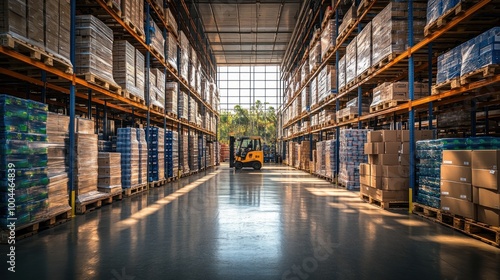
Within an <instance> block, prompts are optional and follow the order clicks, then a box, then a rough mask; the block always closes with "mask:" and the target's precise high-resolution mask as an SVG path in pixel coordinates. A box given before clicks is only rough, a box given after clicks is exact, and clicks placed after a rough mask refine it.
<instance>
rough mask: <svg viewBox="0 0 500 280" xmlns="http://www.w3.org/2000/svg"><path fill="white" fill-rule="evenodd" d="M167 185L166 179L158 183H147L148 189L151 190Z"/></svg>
mask: <svg viewBox="0 0 500 280" xmlns="http://www.w3.org/2000/svg"><path fill="white" fill-rule="evenodd" d="M166 183H167V179H162V180H158V181H154V182H149V187H151V188H158V187H161V186H163V185H165V184H166Z"/></svg>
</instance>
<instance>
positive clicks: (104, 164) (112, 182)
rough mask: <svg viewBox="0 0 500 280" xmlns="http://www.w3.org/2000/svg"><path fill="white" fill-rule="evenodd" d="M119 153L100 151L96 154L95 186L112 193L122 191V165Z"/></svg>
mask: <svg viewBox="0 0 500 280" xmlns="http://www.w3.org/2000/svg"><path fill="white" fill-rule="evenodd" d="M121 158H122V157H121V154H120V153H107V152H101V153H99V156H98V164H99V171H98V177H97V183H98V184H97V188H98V190H99V191H101V192H106V193H111V194H112V195H115V194H119V193H121V192H122V167H121Z"/></svg>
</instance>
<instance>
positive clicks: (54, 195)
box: [47, 112, 70, 216]
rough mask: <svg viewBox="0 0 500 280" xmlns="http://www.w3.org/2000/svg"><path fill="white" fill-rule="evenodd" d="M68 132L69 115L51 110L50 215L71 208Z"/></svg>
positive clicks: (49, 154) (48, 133) (49, 150)
mask: <svg viewBox="0 0 500 280" xmlns="http://www.w3.org/2000/svg"><path fill="white" fill-rule="evenodd" d="M68 133H69V117H68V116H64V115H58V114H54V113H50V112H49V113H48V114H47V142H48V158H47V160H48V161H47V173H48V176H49V185H48V186H47V188H48V192H49V194H48V203H49V216H52V214H56V213H58V212H61V211H67V210H68V209H69V208H70V207H69V195H68V182H69V178H68V164H67V157H66V155H67V153H68V140H69V139H68V137H69V135H68Z"/></svg>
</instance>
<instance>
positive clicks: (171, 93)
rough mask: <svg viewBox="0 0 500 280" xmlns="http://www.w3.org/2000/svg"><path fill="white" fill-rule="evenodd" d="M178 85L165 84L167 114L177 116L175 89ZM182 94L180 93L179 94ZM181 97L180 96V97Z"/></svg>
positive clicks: (173, 83)
mask: <svg viewBox="0 0 500 280" xmlns="http://www.w3.org/2000/svg"><path fill="white" fill-rule="evenodd" d="M178 86H179V84H178V83H177V82H167V84H166V86H165V104H166V108H165V110H166V111H167V113H171V114H174V115H175V116H177V113H178V111H177V105H178V102H177V93H178V92H177V88H178ZM181 94H182V92H181ZM181 96H182V95H181Z"/></svg>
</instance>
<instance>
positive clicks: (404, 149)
mask: <svg viewBox="0 0 500 280" xmlns="http://www.w3.org/2000/svg"><path fill="white" fill-rule="evenodd" d="M401 154H404V155H409V154H410V143H409V142H403V143H401Z"/></svg>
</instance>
